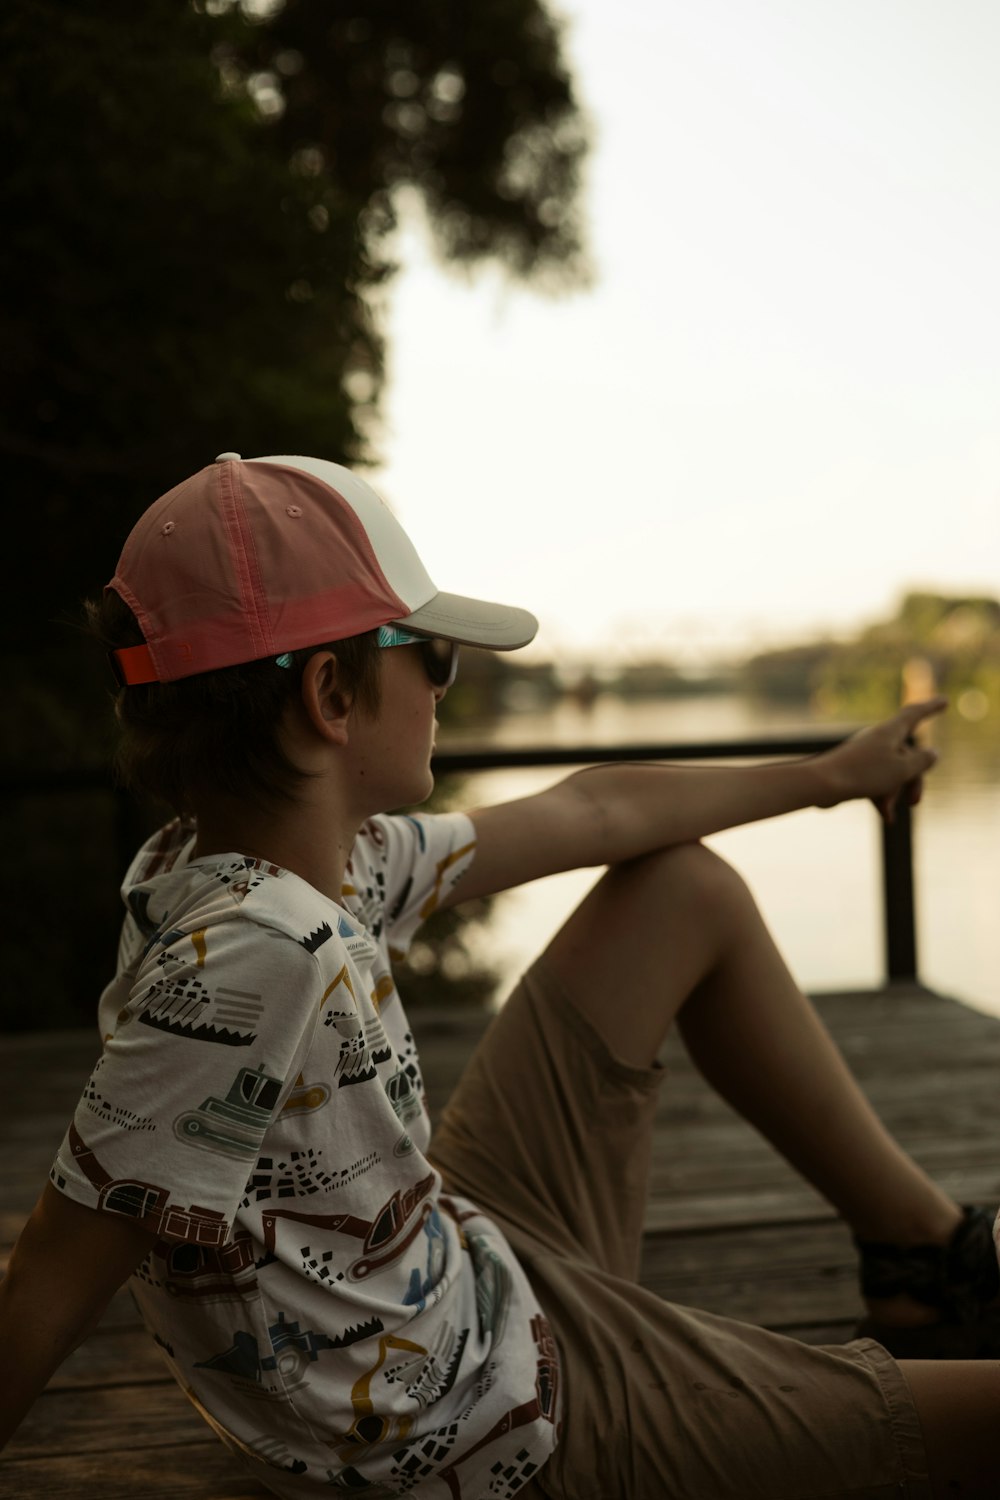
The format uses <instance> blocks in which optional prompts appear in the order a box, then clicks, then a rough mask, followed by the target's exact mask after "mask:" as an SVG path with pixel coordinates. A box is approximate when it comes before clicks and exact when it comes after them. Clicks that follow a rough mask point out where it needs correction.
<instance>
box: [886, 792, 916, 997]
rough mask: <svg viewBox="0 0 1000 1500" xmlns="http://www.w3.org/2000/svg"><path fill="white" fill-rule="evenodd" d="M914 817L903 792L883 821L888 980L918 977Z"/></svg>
mask: <svg viewBox="0 0 1000 1500" xmlns="http://www.w3.org/2000/svg"><path fill="white" fill-rule="evenodd" d="M912 830H913V820H912V817H911V815H910V804H909V803H908V802H907V801H906V799H905V795H904V796H902V797H900V799H899V804H898V805H897V807H896V817H895V821H894V822H892V823H883V824H882V880H883V897H884V910H885V969H886V978H887V980H888V982H889V983H890V984H893V983H897V982H899V981H906V980H908V981H909V982H910V983H915V982H916V978H917V923H916V912H915V907H914V900H913V836H912Z"/></svg>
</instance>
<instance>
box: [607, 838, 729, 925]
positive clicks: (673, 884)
mask: <svg viewBox="0 0 1000 1500" xmlns="http://www.w3.org/2000/svg"><path fill="white" fill-rule="evenodd" d="M609 873H610V875H611V876H612V878H615V877H616V876H617V877H618V878H619V879H621V880H622V881H623V882H624V883H626V884H628V885H631V886H632V887H633V888H636V887H643V886H646V887H648V888H649V889H650V890H651V891H652V893H654V894H655V895H656V897H657V898H658V899H665V898H669V899H670V901H671V903H672V904H675V905H676V904H677V903H681V904H683V905H684V906H692V907H707V908H710V909H715V908H718V907H719V906H722V905H728V904H729V903H732V902H739V903H745V902H747V901H750V900H752V897H751V896H750V892H749V890H748V889H747V885H746V882H745V881H744V879H743V877H742V875H740V874H739V872H738V871H737V870H735V869H734V868H733V866H732V865H731V864H729V862H728V861H727V860H725V859H723V858H722V856H721V855H719V854H716V853H715V851H714V850H713V849H709V848H707V847H706V846H705V845H704V844H701V843H697V842H693V843H689V844H673V845H671V846H669V847H667V848H664V849H655V850H653V851H652V852H651V853H650V854H644V855H641V856H640V857H639V858H638V859H634V860H630V861H629V862H628V863H627V864H623V865H618V866H616V867H615V869H614V870H612V871H611V872H609Z"/></svg>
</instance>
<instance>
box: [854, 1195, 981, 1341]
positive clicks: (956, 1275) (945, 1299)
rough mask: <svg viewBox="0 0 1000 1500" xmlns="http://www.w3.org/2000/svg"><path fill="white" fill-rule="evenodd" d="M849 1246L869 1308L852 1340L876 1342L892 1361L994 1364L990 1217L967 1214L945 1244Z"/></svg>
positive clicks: (968, 1211) (865, 1242) (972, 1210)
mask: <svg viewBox="0 0 1000 1500" xmlns="http://www.w3.org/2000/svg"><path fill="white" fill-rule="evenodd" d="M855 1244H856V1245H857V1247H858V1251H859V1253H860V1256H861V1292H862V1295H863V1296H864V1297H865V1299H866V1301H867V1302H868V1303H869V1313H868V1316H867V1317H865V1318H863V1319H862V1321H861V1322H860V1323H859V1324H858V1327H857V1330H856V1336H857V1337H858V1338H872V1339H876V1340H877V1341H878V1343H880V1344H882V1345H883V1346H884V1347H885V1348H886V1349H888V1351H889V1353H890V1354H892V1355H894V1356H895V1358H896V1359H997V1358H1000V1267H998V1265H997V1254H996V1248H995V1246H994V1243H993V1214H992V1213H991V1212H989V1211H987V1210H986V1209H983V1208H968V1207H967V1208H965V1209H964V1210H963V1218H962V1220H961V1222H960V1223H959V1225H958V1227H957V1229H956V1230H955V1232H954V1234H953V1235H952V1237H951V1239H950V1241H949V1242H948V1243H947V1244H945V1245H905V1246H904V1245H893V1244H882V1243H879V1242H876V1241H871V1240H859V1239H857V1238H855ZM897 1299H898V1300H897Z"/></svg>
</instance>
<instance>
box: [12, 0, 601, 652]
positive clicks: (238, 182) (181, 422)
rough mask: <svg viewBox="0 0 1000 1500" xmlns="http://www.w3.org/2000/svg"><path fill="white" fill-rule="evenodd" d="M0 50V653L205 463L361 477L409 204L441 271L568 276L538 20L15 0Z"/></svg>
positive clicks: (424, 8)
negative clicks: (379, 302)
mask: <svg viewBox="0 0 1000 1500" xmlns="http://www.w3.org/2000/svg"><path fill="white" fill-rule="evenodd" d="M0 44H2V46H3V52H4V58H5V63H6V67H5V70H4V75H3V80H2V82H0V144H2V146H3V153H4V158H5V160H6V161H7V162H8V163H9V164H10V167H9V171H8V173H7V176H6V179H5V183H4V186H3V188H2V194H3V217H4V223H5V226H6V229H5V234H4V237H3V242H2V246H0V270H2V284H3V287H4V289H5V294H6V295H5V296H4V298H3V300H2V304H0V306H2V312H0V318H2V326H0V349H2V356H0V379H2V391H3V410H2V418H0V445H2V450H3V453H4V459H5V466H6V477H7V480H8V492H9V493H12V494H14V495H18V496H20V497H22V503H21V505H20V506H19V517H20V521H19V524H20V527H21V530H22V533H23V536H24V540H25V541H26V542H28V543H29V545H28V546H27V547H26V548H25V549H24V553H23V555H24V556H25V557H26V558H27V560H28V567H27V569H26V570H23V571H22V572H21V575H20V578H19V580H18V581H17V582H16V584H15V593H14V596H11V595H10V594H8V596H7V601H6V602H7V610H8V622H7V624H8V628H7V630H6V632H5V638H6V641H7V643H8V644H10V643H11V642H12V640H14V639H15V638H16V639H17V640H18V642H19V644H21V645H22V646H23V645H24V644H25V643H28V642H32V643H37V642H38V641H40V640H42V639H49V640H52V639H54V638H58V635H57V634H54V632H53V629H52V628H51V627H50V625H49V621H50V619H51V617H52V616H53V615H54V614H57V613H58V612H59V611H60V609H63V610H65V609H67V608H69V609H73V608H74V607H75V604H76V601H77V600H78V598H79V597H80V595H81V594H83V593H85V592H87V591H88V590H92V589H94V588H96V587H99V586H100V585H101V584H103V582H104V581H105V579H106V577H107V576H108V575H109V572H110V569H111V565H112V564H113V562H114V558H115V557H116V555H117V549H118V546H119V545H120V542H121V540H122V538H123V536H124V533H125V531H126V530H127V529H128V526H129V525H130V524H131V522H132V520H133V519H134V518H135V516H136V515H137V514H138V513H139V512H140V511H141V510H142V509H143V508H144V507H145V506H146V505H147V504H148V503H149V502H150V500H152V499H153V498H155V497H156V495H158V494H160V493H161V492H162V491H163V490H165V489H166V488H168V487H169V486H170V485H171V484H173V483H176V482H177V480H178V479H179V478H181V477H183V476H184V475H185V474H187V473H189V472H192V471H193V470H195V469H197V468H199V467H201V466H202V465H203V464H204V463H207V462H210V461H211V459H212V458H213V457H214V456H215V453H216V452H217V451H219V450H220V449H230V448H231V449H236V450H238V451H242V452H247V453H262V452H319V453H322V454H324V455H326V456H328V457H332V458H335V459H339V460H341V461H347V462H358V461H363V460H364V459H365V458H367V457H370V456H371V454H370V451H369V448H368V444H367V440H366V433H367V432H368V430H369V429H370V423H369V422H367V421H366V418H367V417H368V416H370V414H371V412H372V411H373V410H374V409H375V408H376V406H377V401H378V396H379V391H380V387H381V381H382V372H383V339H382V333H381V330H380V327H379V322H378V318H377V315H376V313H375V312H374V311H373V304H372V298H371V294H372V293H373V291H374V290H375V289H377V288H378V287H380V286H381V285H383V284H384V283H385V281H386V279H387V278H388V277H389V276H390V274H391V271H392V269H393V265H392V246H391V236H392V231H393V229H394V227H395V224H396V217H397V213H398V201H399V194H400V191H401V190H402V189H404V188H408V189H409V190H410V191H411V192H413V193H416V194H419V195H420V197H421V198H422V200H423V202H424V203H425V205H426V208H427V214H428V219H429V223H430V225H431V226H432V231H433V233H434V235H435V238H436V241H437V244H438V246H439V249H440V251H441V254H442V256H443V257H445V258H446V259H447V260H449V261H452V262H455V263H462V264H468V263H473V262H480V261H483V260H486V259H493V260H496V261H499V262H501V263H502V264H503V265H504V266H506V267H507V268H508V269H509V271H510V272H511V274H512V275H514V276H516V277H520V278H523V279H526V280H529V281H535V282H537V283H539V284H540V285H544V286H552V285H555V284H557V283H558V282H559V281H560V280H561V281H562V282H563V283H565V282H567V281H569V282H573V281H574V280H576V281H579V279H580V277H581V276H582V274H583V256H582V250H581V242H580V229H579V219H578V193H577V187H578V177H579V170H580V164H581V161H582V157H583V152H584V148H585V133H584V130H583V126H582V124H581V117H580V114H579V111H578V109H577V106H576V103H575V100H574V97H573V91H572V86H571V82H570V78H569V75H568V72H567V70H566V66H565V64H564V62H563V59H562V55H561V50H560V38H559V32H558V29H557V27H556V25H555V23H554V22H553V21H552V20H551V18H550V17H549V16H548V14H547V12H546V11H545V10H544V8H543V6H542V4H541V3H540V0H480V3H473V0H366V3H365V4H364V5H359V4H358V3H357V0H287V3H286V4H284V5H283V6H282V5H277V4H274V3H272V4H264V3H263V0H256V3H255V4H254V3H251V0H245V4H244V8H240V7H239V6H237V5H236V4H234V3H231V0H198V3H194V4H191V3H188V4H184V3H181V0H143V3H142V4H141V5H136V4H135V3H134V0H102V3H101V4H100V5H99V6H98V5H93V4H91V5H84V6H76V7H74V6H70V5H67V4H65V3H64V0H9V3H8V4H7V6H5V7H4V10H3V13H2V15H0ZM29 496H30V503H25V501H26V499H27V497H29ZM39 551H41V552H42V553H43V554H44V566H38V563H39V561H40V558H39Z"/></svg>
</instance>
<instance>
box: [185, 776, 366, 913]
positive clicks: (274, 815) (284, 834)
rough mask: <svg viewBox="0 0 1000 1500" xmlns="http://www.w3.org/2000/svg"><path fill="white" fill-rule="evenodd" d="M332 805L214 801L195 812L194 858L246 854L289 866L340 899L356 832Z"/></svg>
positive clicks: (283, 866)
mask: <svg viewBox="0 0 1000 1500" xmlns="http://www.w3.org/2000/svg"><path fill="white" fill-rule="evenodd" d="M357 832H358V829H357V828H356V827H347V826H346V825H345V824H344V822H343V820H340V819H338V818H337V817H336V816H335V815H334V813H333V810H332V809H329V808H320V807H317V806H315V805H314V804H313V803H312V802H310V803H309V804H303V803H299V802H296V803H293V804H288V805H287V806H281V807H278V808H261V807H248V806H247V804H246V803H242V802H240V803H236V802H231V801H221V802H219V801H217V802H216V803H215V804H214V805H213V806H212V807H211V808H201V809H199V810H198V812H197V834H196V837H195V845H194V852H193V856H192V857H193V858H195V859H200V858H201V857H203V856H205V855H213V854H244V855H247V856H248V857H249V858H251V859H263V860H266V861H267V862H268V863H269V864H273V865H279V866H280V867H281V868H282V869H284V870H291V872H292V873H293V874H294V875H298V876H299V877H300V878H301V879H302V880H305V881H308V883H309V884H310V885H311V886H313V887H314V888H315V889H316V890H318V891H320V892H321V893H322V894H323V895H324V896H328V897H329V898H330V900H331V901H336V902H340V900H341V896H342V889H343V884H344V870H345V867H346V865H347V860H348V858H349V856H350V852H351V848H352V846H353V844H354V840H355V838H356V837H357Z"/></svg>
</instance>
